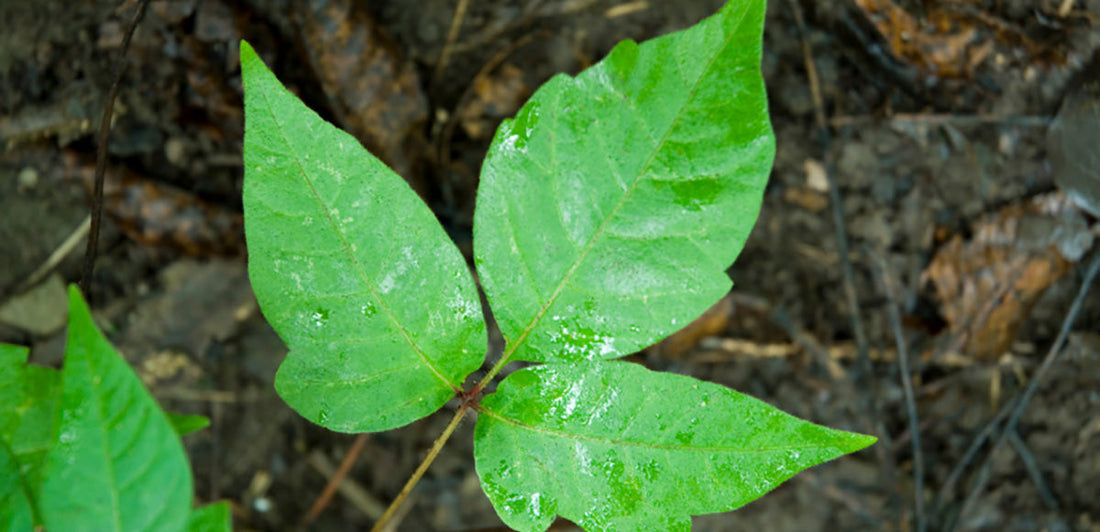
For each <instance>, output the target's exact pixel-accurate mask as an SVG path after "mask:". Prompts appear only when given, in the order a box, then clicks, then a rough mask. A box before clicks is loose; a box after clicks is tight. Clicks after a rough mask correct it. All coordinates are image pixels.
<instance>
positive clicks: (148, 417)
mask: <svg viewBox="0 0 1100 532" xmlns="http://www.w3.org/2000/svg"><path fill="white" fill-rule="evenodd" d="M53 426H54V429H53V436H52V447H51V448H50V450H49V455H48V457H47V465H46V468H45V472H44V480H43V483H42V487H41V491H40V493H39V494H38V509H39V511H40V513H41V515H42V518H43V519H44V521H45V524H46V527H47V528H48V529H49V530H66V531H82V530H88V531H97V532H105V531H133V530H182V529H183V528H184V527H185V526H186V525H187V521H188V518H189V514H190V511H191V489H192V485H191V471H190V468H189V466H188V463H187V456H186V455H185V454H184V451H183V446H182V445H181V443H180V440H179V437H178V436H177V435H176V433H175V431H174V430H173V429H172V425H171V424H170V423H169V422H168V419H167V418H166V417H165V416H164V413H163V412H162V411H161V410H160V408H159V407H158V406H157V403H156V401H155V400H154V399H153V397H152V396H151V395H150V394H149V392H148V391H147V390H146V389H145V388H144V387H143V386H142V384H141V380H140V379H139V378H138V376H137V375H136V374H135V373H134V371H133V370H132V369H131V368H130V366H129V365H128V364H127V363H126V361H125V360H123V359H122V357H120V356H119V355H118V353H117V352H115V350H114V348H112V347H111V345H110V344H109V343H108V342H107V340H106V338H104V337H103V335H102V334H101V333H100V332H99V330H97V329H96V327H95V324H94V323H93V321H92V316H91V313H90V312H89V311H88V307H87V305H85V303H84V300H83V299H82V298H81V297H80V292H79V291H78V290H77V289H76V287H70V289H69V331H68V339H67V343H66V346H65V364H64V367H63V368H62V371H61V396H60V399H59V400H58V402H57V407H56V411H55V414H54V422H53Z"/></svg>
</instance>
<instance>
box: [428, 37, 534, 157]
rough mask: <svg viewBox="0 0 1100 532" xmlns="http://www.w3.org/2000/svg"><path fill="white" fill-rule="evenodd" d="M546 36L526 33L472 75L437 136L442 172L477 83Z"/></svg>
mask: <svg viewBox="0 0 1100 532" xmlns="http://www.w3.org/2000/svg"><path fill="white" fill-rule="evenodd" d="M547 35H549V33H548V32H547V31H545V30H543V31H540V32H538V33H527V34H525V35H523V36H522V37H520V38H518V39H516V40H514V41H512V42H511V43H509V44H508V45H507V46H505V47H504V48H501V49H500V50H497V52H496V53H494V54H493V56H492V57H490V58H489V60H488V61H486V62H485V64H484V65H481V68H480V69H478V71H477V73H476V74H474V77H473V79H471V80H470V83H469V84H468V85H466V89H465V90H463V91H462V96H459V98H458V103H457V104H455V108H454V112H452V113H451V114H450V116H449V117H448V118H447V124H446V125H445V126H444V127H443V132H442V134H441V135H440V136H439V139H438V142H437V146H436V154H435V160H436V165H437V167H438V168H440V169H441V170H442V168H443V167H444V165H445V164H446V163H447V161H448V160H450V152H451V139H452V138H453V137H454V132H455V127H456V126H457V125H458V122H459V118H460V116H461V114H462V110H463V109H465V108H466V106H467V105H469V103H470V99H471V98H473V97H474V87H475V86H476V85H477V83H478V81H480V80H481V79H482V78H484V77H486V76H488V75H489V73H490V72H492V71H493V70H495V69H496V68H497V67H498V66H500V65H501V64H502V63H504V60H505V59H508V57H509V56H510V55H512V54H513V53H515V51H516V50H519V49H520V48H522V47H523V46H524V45H526V44H527V43H529V42H531V41H532V40H534V39H535V38H538V37H545V36H547Z"/></svg>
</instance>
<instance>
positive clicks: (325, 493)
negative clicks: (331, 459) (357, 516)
mask: <svg viewBox="0 0 1100 532" xmlns="http://www.w3.org/2000/svg"><path fill="white" fill-rule="evenodd" d="M366 443H367V435H366V434H360V435H358V436H356V437H355V441H354V442H352V444H351V448H350V449H348V453H347V454H346V455H344V459H343V460H342V461H341V462H340V467H338V468H337V469H336V472H335V473H333V474H332V477H331V478H329V480H328V484H326V485H325V489H323V490H321V494H320V495H318V496H317V500H315V501H313V506H310V507H309V511H308V512H306V516H305V518H303V519H302V528H305V527H306V526H307V525H309V524H310V523H312V522H313V521H314V520H315V519H317V516H319V515H321V512H323V511H324V510H325V507H326V506H328V503H329V502H330V501H331V500H332V496H333V495H334V494H335V493H336V488H339V487H340V486H341V485H343V482H344V477H346V476H348V471H351V466H353V465H355V460H356V459H358V458H359V454H360V453H362V452H363V446H364V445H365V444H366ZM375 515H380V514H375ZM375 515H371V514H370V513H368V514H367V516H368V517H371V518H375Z"/></svg>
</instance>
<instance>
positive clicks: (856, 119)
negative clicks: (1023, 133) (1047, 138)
mask: <svg viewBox="0 0 1100 532" xmlns="http://www.w3.org/2000/svg"><path fill="white" fill-rule="evenodd" d="M1051 120H1054V117H1052V116H1033V115H993V114H976V115H952V114H940V113H927V114H918V113H896V114H893V115H890V116H887V117H875V116H868V115H856V116H852V115H847V116H834V117H832V118H830V119H829V125H830V126H832V127H844V126H858V125H862V124H870V123H874V122H892V123H915V124H927V125H931V126H941V125H954V126H976V125H987V124H997V125H1006V126H1016V127H1047V126H1049V125H1050V121H1051Z"/></svg>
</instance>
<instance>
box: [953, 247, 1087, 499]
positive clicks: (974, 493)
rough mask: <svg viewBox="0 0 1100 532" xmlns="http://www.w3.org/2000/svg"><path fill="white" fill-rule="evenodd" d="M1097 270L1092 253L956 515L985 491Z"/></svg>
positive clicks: (1082, 302)
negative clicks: (996, 460) (1054, 332)
mask: <svg viewBox="0 0 1100 532" xmlns="http://www.w3.org/2000/svg"><path fill="white" fill-rule="evenodd" d="M1097 271H1100V252H1096V253H1094V254H1093V257H1092V262H1090V263H1089V266H1088V269H1087V270H1086V271H1085V278H1084V279H1083V280H1082V281H1081V289H1080V290H1078V292H1077V296H1076V297H1074V298H1073V304H1072V305H1070V307H1069V312H1067V313H1066V318H1065V319H1064V320H1063V321H1062V328H1061V329H1060V330H1059V331H1058V336H1057V337H1056V338H1055V339H1054V343H1053V344H1051V346H1050V350H1049V351H1047V354H1046V356H1045V357H1043V363H1042V364H1040V365H1039V369H1037V370H1035V375H1034V376H1033V377H1032V378H1031V381H1030V382H1028V385H1027V388H1025V389H1024V392H1023V394H1022V395H1021V396H1020V401H1019V402H1018V403H1016V405H1015V407H1014V408H1012V410H1011V412H1012V413H1011V414H1010V415H1009V416H1008V422H1007V423H1005V429H1004V431H1002V432H1001V435H1000V436H999V437H998V438H997V442H996V443H995V444H994V445H993V448H992V449H990V451H989V455H988V456H986V460H985V465H984V466H983V467H982V474H981V475H979V478H978V481H977V482H975V483H974V487H973V488H972V489H971V490H970V494H969V495H967V497H966V500H965V502H964V503H963V507H962V510H961V511H960V512H959V514H960V516H961V515H965V514H966V512H967V510H969V509H970V507H971V506H973V504H974V502H975V501H976V500H977V498H978V495H980V494H981V493H982V491H984V490H985V486H986V484H987V483H988V482H989V470H990V468H991V467H990V466H991V465H992V462H993V455H994V454H996V452H997V451H998V450H1000V448H1001V447H1003V446H1004V444H1005V443H1006V442H1007V441H1008V438H1009V436H1010V435H1011V434H1012V433H1013V432H1014V431H1015V430H1016V426H1017V425H1018V424H1019V422H1020V418H1021V417H1022V416H1023V414H1024V410H1027V407H1028V404H1029V403H1030V402H1031V399H1032V398H1033V397H1035V393H1036V392H1037V391H1038V390H1039V384H1040V383H1041V382H1042V381H1043V377H1045V376H1046V373H1047V371H1048V370H1049V369H1050V367H1051V366H1053V365H1054V361H1055V360H1057V359H1058V355H1059V354H1061V352H1062V348H1063V347H1065V344H1066V340H1067V339H1068V338H1069V332H1070V329H1072V328H1073V323H1074V322H1075V321H1077V314H1079V313H1080V312H1081V307H1082V306H1083V305H1084V302H1085V296H1086V295H1088V293H1089V288H1090V287H1091V286H1092V282H1093V280H1094V279H1095V278H1096V273H1097ZM1007 406H1008V405H1006V408H1007Z"/></svg>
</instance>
